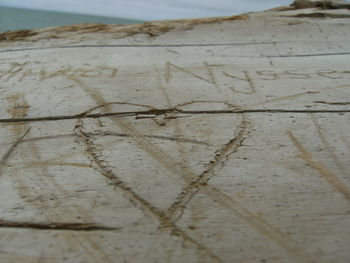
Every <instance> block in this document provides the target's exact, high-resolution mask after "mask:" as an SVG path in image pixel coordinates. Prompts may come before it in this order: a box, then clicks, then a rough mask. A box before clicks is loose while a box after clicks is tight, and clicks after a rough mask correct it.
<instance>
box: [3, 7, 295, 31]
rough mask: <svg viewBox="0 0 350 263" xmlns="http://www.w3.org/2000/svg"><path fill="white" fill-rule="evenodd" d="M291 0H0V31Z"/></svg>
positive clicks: (221, 12)
mask: <svg viewBox="0 0 350 263" xmlns="http://www.w3.org/2000/svg"><path fill="white" fill-rule="evenodd" d="M291 3H292V0H244V1H242V0H215V1H212V0H0V32H4V31H7V30H19V29H33V28H41V27H49V26H61V25H67V24H77V23H106V24H134V23H142V22H145V21H152V20H163V19H177V18H198V17H212V16H226V15H235V14H240V13H244V12H249V11H257V10H264V9H269V8H272V7H276V6H282V5H288V4H291Z"/></svg>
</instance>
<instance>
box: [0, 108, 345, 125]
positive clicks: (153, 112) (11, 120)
mask: <svg viewBox="0 0 350 263" xmlns="http://www.w3.org/2000/svg"><path fill="white" fill-rule="evenodd" d="M167 113H171V114H174V115H176V114H191V115H196V114H241V113H281V114H282V113H350V110H287V109H240V110H201V111H200V110H198V111H189V110H180V109H176V108H171V109H157V110H150V111H127V112H106V113H96V114H86V115H84V116H81V115H80V114H77V115H62V116H44V117H28V118H4V119H0V123H18V122H37V121H59V120H72V119H73V120H76V119H80V118H84V119H98V118H103V117H127V116H135V117H137V116H138V115H140V114H141V115H148V114H149V115H156V116H158V115H162V114H167Z"/></svg>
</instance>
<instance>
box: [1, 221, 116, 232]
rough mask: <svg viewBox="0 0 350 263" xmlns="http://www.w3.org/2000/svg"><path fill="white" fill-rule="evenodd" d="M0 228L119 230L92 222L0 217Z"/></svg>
mask: <svg viewBox="0 0 350 263" xmlns="http://www.w3.org/2000/svg"><path fill="white" fill-rule="evenodd" d="M0 228H24V229H39V230H73V231H106V230H107V231H110V230H120V228H117V227H107V226H101V225H96V224H92V223H55V222H50V223H34V222H17V221H7V220H3V219H0Z"/></svg>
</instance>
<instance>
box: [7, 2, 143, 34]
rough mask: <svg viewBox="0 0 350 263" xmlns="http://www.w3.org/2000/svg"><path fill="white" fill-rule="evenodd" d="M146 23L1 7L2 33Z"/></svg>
mask: <svg viewBox="0 0 350 263" xmlns="http://www.w3.org/2000/svg"><path fill="white" fill-rule="evenodd" d="M143 22H144V21H139V20H131V19H124V18H113V17H103V16H91V15H81V14H70V13H61V12H51V11H41V10H40V11H39V10H31V9H19V8H9V7H2V6H0V32H4V31H8V30H21V29H34V28H42V27H51V26H63V25H70V24H79V23H103V24H139V23H143Z"/></svg>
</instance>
